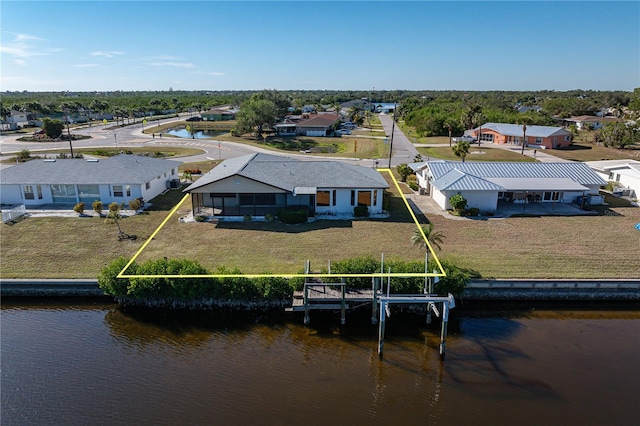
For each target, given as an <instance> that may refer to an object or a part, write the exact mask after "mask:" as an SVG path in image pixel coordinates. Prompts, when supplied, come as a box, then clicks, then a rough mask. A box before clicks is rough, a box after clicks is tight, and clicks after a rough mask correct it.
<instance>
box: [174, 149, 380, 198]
mask: <svg viewBox="0 0 640 426" xmlns="http://www.w3.org/2000/svg"><path fill="white" fill-rule="evenodd" d="M234 175H239V176H243V177H246V178H248V179H252V180H255V181H258V182H263V183H265V184H268V185H271V186H273V187H276V188H280V189H283V190H286V191H290V192H294V191H295V189H296V188H305V187H306V188H388V187H389V185H388V184H387V182H386V181H385V179H384V178H383V177H382V176H381V175H380V173H378V172H377V171H376V170H375V169H372V168H368V167H362V166H354V165H351V164H346V163H340V162H338V161H331V160H310V161H302V160H296V159H293V158H290V157H284V156H278V155H270V154H262V153H257V154H249V155H244V156H241V157H236V158H232V159H229V160H225V161H224V162H223V163H221V164H220V165H219V166H218V167H216V168H214V169H213V170H211V171H210V172H209V173H207V174H206V175H204V176H203V177H202V178H200V179H198V180H197V181H196V182H194V183H193V184H192V185H190V186H189V187H188V188H187V189H185V192H188V191H191V190H193V189H196V188H199V187H202V186H205V185H208V184H210V183H212V182H216V181H219V180H221V179H225V178H228V177H230V176H234Z"/></svg>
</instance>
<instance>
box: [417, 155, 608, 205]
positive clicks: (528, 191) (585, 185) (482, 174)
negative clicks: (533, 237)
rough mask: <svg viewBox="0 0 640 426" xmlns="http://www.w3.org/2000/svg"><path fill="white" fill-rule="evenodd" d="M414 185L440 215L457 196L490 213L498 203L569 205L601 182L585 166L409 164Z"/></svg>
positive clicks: (578, 164)
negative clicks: (432, 202)
mask: <svg viewBox="0 0 640 426" xmlns="http://www.w3.org/2000/svg"><path fill="white" fill-rule="evenodd" d="M410 167H411V168H412V169H413V170H414V171H415V172H416V178H417V182H418V185H420V187H421V188H424V191H425V193H426V194H427V195H429V196H431V197H432V198H433V199H434V200H435V201H436V202H437V203H438V205H439V206H440V207H441V208H442V209H443V210H448V209H451V204H450V203H449V198H451V197H452V196H454V195H456V194H458V193H459V194H460V195H462V196H463V197H464V198H465V199H466V200H467V206H468V207H469V208H471V207H475V208H478V209H480V210H481V211H486V212H494V211H495V210H496V209H497V207H498V202H499V201H501V202H507V203H532V202H541V203H553V202H561V203H571V202H574V201H576V199H577V198H578V197H580V196H584V195H587V194H591V195H597V194H598V192H599V188H600V186H602V185H605V184H606V182H605V181H604V180H603V179H602V178H600V177H599V176H598V175H597V174H596V173H594V172H593V171H592V170H591V169H590V168H589V167H587V166H586V165H585V164H584V163H500V162H468V163H461V162H453V161H427V162H421V163H413V164H410Z"/></svg>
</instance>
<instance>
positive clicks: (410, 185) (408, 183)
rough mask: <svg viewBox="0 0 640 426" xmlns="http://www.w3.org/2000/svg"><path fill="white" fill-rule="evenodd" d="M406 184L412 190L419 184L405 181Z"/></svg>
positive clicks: (418, 187) (416, 188) (417, 187)
mask: <svg viewBox="0 0 640 426" xmlns="http://www.w3.org/2000/svg"><path fill="white" fill-rule="evenodd" d="M407 185H409V188H411V189H412V190H413V191H417V190H419V189H420V185H418V183H417V182H415V181H414V182H409V181H407Z"/></svg>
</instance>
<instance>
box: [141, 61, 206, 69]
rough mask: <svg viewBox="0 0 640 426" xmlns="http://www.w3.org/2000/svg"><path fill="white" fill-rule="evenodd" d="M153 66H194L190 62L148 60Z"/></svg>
mask: <svg viewBox="0 0 640 426" xmlns="http://www.w3.org/2000/svg"><path fill="white" fill-rule="evenodd" d="M149 65H153V66H154V67H177V68H195V65H193V64H192V63H191V62H149Z"/></svg>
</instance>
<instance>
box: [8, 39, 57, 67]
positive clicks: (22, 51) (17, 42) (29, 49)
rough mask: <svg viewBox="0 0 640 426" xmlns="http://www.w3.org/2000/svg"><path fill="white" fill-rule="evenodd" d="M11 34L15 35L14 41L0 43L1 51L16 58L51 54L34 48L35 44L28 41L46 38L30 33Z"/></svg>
mask: <svg viewBox="0 0 640 426" xmlns="http://www.w3.org/2000/svg"><path fill="white" fill-rule="evenodd" d="M11 34H14V35H15V37H14V39H13V41H12V42H10V43H7V44H2V45H0V53H3V54H6V55H9V56H14V57H16V58H30V57H33V56H44V55H49V54H50V53H49V52H40V51H36V50H34V49H35V48H34V46H33V45H32V44H30V43H28V41H32V40H33V41H44V39H42V38H40V37H36V36H34V35H30V34H17V33H11ZM24 64H25V62H24V61H23V63H22V65H24Z"/></svg>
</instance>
